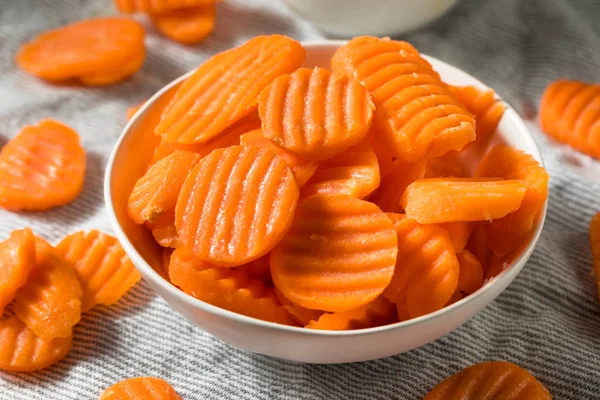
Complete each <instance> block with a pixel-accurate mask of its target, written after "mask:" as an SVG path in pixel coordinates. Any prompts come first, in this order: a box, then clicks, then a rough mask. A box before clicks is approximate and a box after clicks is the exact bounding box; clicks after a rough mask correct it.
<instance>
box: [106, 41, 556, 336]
mask: <svg viewBox="0 0 600 400" xmlns="http://www.w3.org/2000/svg"><path fill="white" fill-rule="evenodd" d="M343 43H344V41H318V42H304V43H303V44H304V46H305V47H306V49H307V58H306V61H305V63H304V65H305V66H306V67H315V66H319V67H326V68H329V61H330V59H331V56H332V55H333V53H334V52H335V50H336V49H337V48H338V47H339V46H341V45H342V44H343ZM425 57H426V58H427V60H428V61H429V62H430V63H431V64H432V65H433V67H434V68H435V70H436V71H438V72H439V74H440V76H441V77H442V79H443V80H444V81H445V82H447V83H450V84H453V85H473V86H476V87H479V88H486V86H485V85H484V84H483V83H482V82H480V81H478V80H477V79H475V78H474V77H472V76H470V75H468V74H467V73H465V72H463V71H461V70H459V69H457V68H455V67H453V66H451V65H448V64H446V63H444V62H441V61H439V60H437V59H434V58H432V57H427V56H425ZM190 73H191V72H190ZM188 75H189V74H186V75H184V76H182V77H180V78H178V79H177V80H175V81H173V82H171V83H170V84H168V85H167V86H165V87H164V88H163V89H162V90H160V91H159V92H157V93H156V94H155V95H154V96H153V97H152V98H151V99H150V100H148V101H147V102H146V104H145V105H144V106H143V107H142V108H141V109H140V110H139V111H138V112H137V114H136V115H135V116H134V117H133V118H132V119H131V121H130V122H129V123H128V124H127V126H126V127H125V129H124V131H123V133H122V135H121V137H120V139H119V141H118V142H117V144H116V146H115V149H114V150H113V154H112V155H111V158H110V160H109V162H108V165H107V171H106V179H105V197H106V203H107V209H108V212H109V217H110V219H111V222H112V223H113V227H114V229H115V232H116V234H117V236H118V238H119V240H120V241H121V243H122V244H123V246H124V247H125V249H126V250H127V252H128V254H129V255H130V257H131V258H132V259H133V261H134V264H136V267H137V268H138V269H140V272H141V273H142V275H143V276H144V278H145V279H146V280H150V281H151V283H152V286H155V285H159V286H160V287H161V288H164V289H165V290H169V288H168V287H171V288H173V287H172V286H171V284H170V283H169V282H168V281H167V280H166V279H164V277H165V275H164V271H163V268H162V261H161V248H160V247H159V246H158V244H156V243H155V241H154V240H153V238H152V235H151V234H150V233H149V231H148V230H146V229H145V228H144V227H143V226H139V225H136V224H135V223H133V221H132V220H131V219H130V218H129V217H128V216H127V199H128V197H129V194H130V192H131V189H132V187H133V185H134V184H135V182H136V180H137V179H138V178H139V177H140V176H141V175H142V174H144V172H145V171H146V169H147V167H148V164H149V163H150V160H151V158H152V154H153V150H154V148H155V147H156V145H157V144H158V143H159V141H160V138H159V137H157V136H155V135H153V134H151V132H150V131H151V130H152V127H154V126H155V125H156V123H157V122H158V120H159V119H160V114H161V112H162V110H163V109H164V108H165V107H166V106H167V105H168V103H169V101H170V100H171V98H172V97H173V95H174V93H175V91H176V90H177V88H178V86H179V85H180V83H181V82H182V81H183V80H184V79H185V78H186V77H187V76H188ZM494 140H495V142H496V143H498V142H504V143H507V144H509V145H512V146H514V147H516V148H519V149H521V150H523V151H525V152H527V153H529V154H531V155H532V156H533V157H534V158H535V159H536V160H537V161H539V162H540V163H541V162H542V158H541V154H540V152H539V150H538V148H537V146H536V144H535V141H534V140H533V138H532V137H531V135H530V134H529V132H528V131H527V128H526V127H525V124H524V123H523V121H522V120H521V119H520V118H519V116H518V115H517V113H516V112H515V111H514V110H513V109H512V108H510V106H508V105H507V110H506V112H505V114H504V117H503V119H502V121H501V123H500V126H499V129H498V133H497V134H496V137H495V139H494ZM493 144H494V143H492V144H491V145H493ZM477 157H480V155H477V154H474V155H473V158H477ZM474 161H476V160H474ZM545 212H546V208H545V207H544V210H543V212H542V213H540V215H539V218H538V219H537V221H536V227H535V229H534V232H533V233H532V236H531V240H530V241H529V242H528V243H524V245H523V246H522V249H521V256H520V257H516V259H515V260H513V262H512V264H511V265H510V266H509V267H508V268H506V269H505V270H504V271H503V272H502V273H501V274H500V275H504V274H507V273H509V271H510V270H511V269H513V268H514V267H515V265H516V264H518V263H517V260H518V259H520V258H523V257H528V256H529V255H530V254H531V251H532V250H533V247H534V245H535V242H536V241H537V239H538V237H539V234H540V232H541V229H542V225H543V221H544V219H545ZM521 266H522V263H521ZM519 268H520V267H519ZM513 272H515V275H516V273H518V271H513ZM494 282H495V280H492V281H491V282H488V283H487V284H486V285H484V287H482V288H481V289H480V290H479V292H481V291H485V290H486V288H487V287H488V286H490V285H493V284H494ZM180 293H181V295H182V296H186V297H189V296H188V295H186V294H185V293H183V292H180ZM476 296H477V293H475V294H473V295H471V296H468V297H466V298H465V299H463V300H461V301H460V302H458V303H456V304H454V305H453V306H451V307H454V306H457V305H458V304H460V303H464V302H468V301H470V300H472V298H474V297H476ZM200 303H201V304H203V305H204V304H205V303H202V302H199V303H198V304H200ZM208 308H209V309H212V306H209V307H208ZM444 310H446V309H444ZM444 310H442V311H438V312H443V311H444ZM226 313H228V312H226ZM236 317H238V316H237V315H236ZM239 317H240V318H242V319H245V318H248V317H244V316H239ZM420 318H423V317H420ZM248 319H249V320H253V319H252V318H248ZM254 321H256V322H258V323H262V321H258V320H254ZM413 322H414V321H413ZM405 323H406V322H400V323H398V324H394V325H402V324H405ZM267 324H269V323H267ZM270 325H273V326H277V325H275V324H270ZM394 325H389V326H388V327H392V326H394ZM282 328H283V327H282ZM288 328H289V329H301V328H293V327H285V329H288ZM381 328H385V327H381ZM372 329H377V328H372ZM365 331H368V330H365ZM323 332H327V331H315V332H314V334H324V333H323Z"/></svg>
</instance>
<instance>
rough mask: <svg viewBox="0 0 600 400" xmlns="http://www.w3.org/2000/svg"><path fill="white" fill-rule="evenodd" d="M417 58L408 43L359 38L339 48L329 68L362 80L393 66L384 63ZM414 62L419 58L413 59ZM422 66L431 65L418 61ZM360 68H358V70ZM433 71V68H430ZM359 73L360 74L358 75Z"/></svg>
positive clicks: (417, 53)
mask: <svg viewBox="0 0 600 400" xmlns="http://www.w3.org/2000/svg"><path fill="white" fill-rule="evenodd" d="M410 56H413V57H417V56H420V54H419V51H418V50H417V49H416V48H415V47H414V46H413V45H412V44H410V43H408V42H403V41H399V40H390V39H389V38H377V37H374V36H359V37H355V38H353V39H352V40H349V41H348V42H347V43H346V44H345V45H344V46H341V47H340V48H339V49H338V50H337V51H336V52H335V54H334V55H333V58H332V59H331V68H332V69H333V71H334V72H335V73H336V74H344V75H347V76H354V75H355V74H356V76H357V79H359V80H363V79H365V78H366V77H368V76H369V75H370V74H372V73H374V72H377V70H378V69H377V67H378V65H379V64H381V65H385V64H387V65H393V64H394V63H391V62H389V61H388V62H385V61H386V60H390V59H398V58H399V57H410ZM415 60H416V61H419V60H421V58H420V57H419V58H415ZM420 63H421V64H422V65H423V66H427V65H429V66H430V67H431V65H430V64H429V63H428V62H427V61H426V60H424V59H422V61H420ZM359 67H360V68H359ZM432 69H433V68H432ZM359 72H360V74H359ZM376 89H377V86H375V85H371V86H367V90H369V91H375V90H376Z"/></svg>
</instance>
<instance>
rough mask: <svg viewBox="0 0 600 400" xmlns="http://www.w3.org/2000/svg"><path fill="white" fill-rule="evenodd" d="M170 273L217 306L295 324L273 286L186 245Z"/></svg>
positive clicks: (178, 282) (188, 290)
mask: <svg viewBox="0 0 600 400" xmlns="http://www.w3.org/2000/svg"><path fill="white" fill-rule="evenodd" d="M169 277H170V279H171V283H173V285H175V286H178V287H179V288H180V289H181V290H183V291H184V292H185V293H187V294H189V295H191V296H194V297H196V298H197V299H199V300H202V301H205V302H207V303H209V304H212V305H214V306H217V307H221V308H224V309H226V310H229V311H233V312H236V313H238V314H243V315H247V316H249V317H253V318H258V319H262V320H265V321H271V322H277V323H280V324H285V325H296V322H295V320H294V319H292V317H291V316H290V314H289V313H288V312H287V311H286V310H285V309H284V308H283V307H282V306H281V303H279V301H278V300H277V297H276V296H275V292H274V290H273V288H270V287H266V286H265V285H264V284H263V283H262V282H261V281H259V280H257V279H249V278H248V277H247V276H246V275H245V274H244V273H242V272H239V271H234V270H232V269H229V268H219V267H215V266H212V265H211V264H209V263H207V262H204V261H202V260H200V259H197V258H196V257H195V256H194V255H193V253H192V252H190V251H189V250H188V249H186V248H185V247H179V248H177V249H175V251H174V252H173V255H172V256H171V263H170V265H169Z"/></svg>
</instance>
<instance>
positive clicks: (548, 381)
mask: <svg viewBox="0 0 600 400" xmlns="http://www.w3.org/2000/svg"><path fill="white" fill-rule="evenodd" d="M113 13H115V10H114V8H113V6H112V3H111V2H110V0H0V138H1V139H0V141H5V140H7V139H8V138H10V137H12V136H13V135H15V134H16V133H17V132H18V131H19V129H20V128H21V127H22V126H23V125H25V124H34V123H36V122H38V120H40V119H42V118H45V117H51V118H55V119H58V120H60V121H63V122H65V123H67V124H69V125H71V126H72V127H73V128H75V129H76V130H77V131H78V132H79V133H80V134H81V136H82V138H83V143H84V145H85V147H86V149H87V150H88V154H89V165H88V173H87V176H86V184H85V189H84V191H83V194H82V196H81V197H80V198H79V199H77V200H76V201H75V202H74V203H72V204H70V205H68V206H66V207H63V208H59V209H56V210H54V211H49V212H44V213H33V214H15V213H8V212H4V211H0V238H4V237H6V236H7V235H8V233H9V232H10V231H11V230H13V229H17V228H21V227H23V226H31V227H33V228H34V230H35V231H36V232H37V233H38V234H41V235H43V236H44V237H46V238H48V239H49V240H52V241H56V240H58V239H59V238H61V237H62V236H63V235H65V234H68V233H70V232H73V231H75V230H80V229H85V228H91V227H95V228H100V229H103V230H106V231H108V232H110V231H111V228H110V226H109V223H108V220H107V218H106V214H105V211H104V204H103V194H102V180H103V173H104V167H105V163H106V160H107V157H108V154H109V152H110V150H111V148H112V146H113V144H114V142H115V140H116V139H117V137H118V136H119V133H120V132H121V129H122V128H123V126H124V123H125V110H126V109H127V108H128V107H130V106H132V105H135V104H137V103H139V102H140V101H142V100H145V99H147V98H148V97H149V96H150V95H152V94H153V93H154V92H155V91H156V90H157V89H159V88H160V87H161V86H163V85H164V84H166V83H168V82H169V81H171V80H172V79H174V78H176V77H178V76H179V75H181V74H182V73H184V72H186V71H188V70H190V69H192V68H194V67H196V66H197V65H198V64H199V63H200V62H202V60H204V59H206V58H207V57H208V56H210V55H211V54H214V53H215V52H217V51H221V50H224V49H227V48H230V47H232V46H234V45H238V44H240V43H242V42H244V41H246V40H247V39H249V38H250V37H253V36H255V35H259V34H268V33H283V34H286V35H289V36H291V37H294V38H296V39H300V40H305V39H315V38H320V37H323V35H322V34H321V33H320V32H319V31H317V30H316V29H314V28H313V27H311V25H310V24H308V23H306V22H303V21H301V20H299V19H297V18H295V17H293V16H292V15H291V14H290V13H289V12H288V11H287V10H286V9H285V7H284V6H282V5H281V4H280V3H279V2H276V1H268V0H253V1H250V0H248V1H241V0H239V1H233V0H228V1H226V2H223V3H221V4H220V5H219V11H218V27H217V29H216V32H215V33H214V34H213V35H212V36H211V37H209V38H208V39H207V40H205V41H204V42H203V43H201V44H200V45H198V46H195V47H185V46H181V45H178V44H175V43H173V42H171V41H169V40H167V39H164V38H162V37H161V36H159V35H157V34H156V33H155V32H154V31H153V29H152V28H151V27H150V26H149V25H147V26H148V38H147V45H148V57H147V60H146V63H145V65H144V67H143V69H142V70H141V71H140V72H139V73H138V74H136V75H135V77H133V78H132V79H130V80H128V81H126V82H124V83H122V84H119V85H116V86H112V87H108V88H100V89H81V88H74V87H54V86H50V85H48V84H45V83H42V82H40V81H38V80H36V79H34V78H32V77H30V76H28V75H26V74H24V73H23V72H20V71H18V70H17V69H16V68H15V66H14V63H13V56H14V54H15V52H16V51H17V48H18V46H19V43H22V42H24V41H25V40H28V39H30V38H31V37H33V36H34V35H36V34H37V33H39V32H40V31H43V30H46V29H49V28H53V27H56V26H60V25H63V24H66V23H68V22H71V21H75V20H78V19H82V18H88V17H93V16H98V15H105V14H113ZM598 21H600V2H598V1H596V0H588V1H574V0H571V1H568V0H463V1H461V2H460V4H459V5H458V6H457V7H456V8H455V9H454V10H453V11H452V12H451V13H450V14H449V15H448V16H446V17H445V18H444V19H442V20H440V21H439V22H436V23H435V24H434V25H433V26H430V27H429V28H427V29H425V30H422V31H420V32H417V33H414V34H410V35H406V36H404V37H403V39H406V40H409V41H411V42H412V43H414V44H415V45H416V46H417V47H418V48H419V49H420V50H421V51H423V52H425V53H427V54H430V55H433V56H435V57H438V58H440V59H442V60H444V61H447V62H449V63H451V64H454V65H456V66H458V67H459V68H462V69H464V70H466V71H468V72H470V73H471V74H473V75H474V76H476V77H478V78H479V79H481V80H482V81H484V82H486V83H487V84H489V85H490V86H492V87H494V88H495V89H496V90H497V92H498V93H499V94H500V95H501V96H502V97H503V98H504V99H506V100H507V101H508V102H509V103H511V104H512V105H513V106H514V107H515V108H516V109H517V110H518V111H521V112H522V114H523V115H524V116H527V117H529V118H531V117H532V115H533V113H532V111H534V110H535V107H536V105H537V104H538V102H539V98H540V95H541V93H542V91H543V89H544V87H545V86H546V85H547V84H548V83H549V82H550V81H551V80H553V79H557V78H560V77H569V78H575V79H582V80H588V81H596V82H598V81H600V72H599V71H600V69H599V67H600V24H598ZM144 22H145V23H147V21H144ZM530 128H531V130H532V132H533V133H534V135H535V138H536V140H537V142H538V143H539V145H540V146H541V148H542V151H543V155H544V158H545V162H546V165H547V168H548V170H549V172H550V174H551V176H552V179H551V186H550V207H549V210H548V219H547V221H546V226H545V229H544V232H543V234H542V237H541V239H540V242H539V245H538V246H537V249H536V251H535V252H534V254H533V256H532V257H531V259H530V261H529V262H528V264H527V265H526V266H525V268H524V270H523V271H522V272H521V274H520V275H519V276H518V278H517V279H516V280H515V281H514V283H512V284H511V285H510V287H509V288H508V289H507V290H506V291H505V292H504V293H503V294H502V295H501V296H500V297H499V298H498V299H496V300H495V301H494V302H493V303H492V304H491V305H490V306H489V307H487V308H486V309H485V310H484V311H482V312H481V313H479V314H478V315H477V316H475V317H474V318H472V319H471V320H470V321H468V322H467V323H465V324H464V325H463V326H462V327H461V328H459V329H457V330H455V331H454V332H452V333H450V334H448V335H446V336H444V337H443V338H441V339H439V340H437V341H435V342H433V343H431V344H428V345H426V346H423V347H421V348H419V349H417V350H414V351H411V352H408V353H406V354H402V355H398V356H395V357H390V358H387V359H383V360H378V361H372V362H366V363H357V364H345V365H330V366H328V365H304V364H297V363H292V362H286V361H281V360H277V359H273V358H269V357H265V356H261V355H256V354H250V353H246V352H243V351H239V350H237V349H234V348H231V347H229V346H228V345H225V344H223V343H221V342H219V341H218V340H216V339H214V338H212V337H211V336H209V335H208V334H206V333H203V332H202V331H201V330H200V329H199V328H197V327H195V326H194V325H192V324H190V323H189V322H187V321H186V320H185V319H184V318H183V317H181V316H180V315H178V314H177V313H175V312H174V311H173V310H172V309H171V308H170V307H169V306H168V305H167V304H166V303H165V302H164V301H163V300H162V299H160V298H159V297H157V296H156V295H155V294H154V293H153V292H152V290H150V289H149V288H148V286H146V285H145V284H143V283H141V284H139V285H137V286H136V287H135V289H133V290H132V291H131V292H130V293H129V294H128V295H127V296H126V297H125V298H124V299H123V300H122V301H120V302H119V304H118V305H117V306H116V307H111V308H105V307H97V308H96V309H94V310H92V311H91V312H89V313H87V314H85V315H84V316H83V318H82V321H81V323H80V324H79V325H77V327H76V328H75V340H74V346H73V350H72V351H71V353H70V354H69V356H68V357H67V358H66V359H65V360H64V361H62V362H60V363H59V364H57V365H55V366H53V367H52V368H49V369H47V370H44V371H41V372H38V373H31V374H6V373H0V399H2V400H8V399H19V400H33V399H43V400H50V399H57V400H58V399H60V400H68V399H95V398H97V396H98V394H99V393H100V392H101V391H102V390H103V389H104V388H106V387H107V386H109V385H111V384H113V383H114V382H116V381H118V380H120V379H124V378H127V377H133V376H141V375H153V376H158V377H162V378H164V379H166V380H167V381H169V382H170V383H171V384H172V385H173V386H174V387H175V388H176V389H177V391H178V392H179V393H180V394H181V395H182V396H183V398H184V399H328V400H330V399H344V400H346V399H419V398H421V397H422V396H423V395H424V394H425V393H426V392H427V391H428V390H429V389H431V388H432V387H433V386H434V385H435V384H436V383H437V382H438V381H440V380H441V379H443V378H445V377H446V376H448V375H450V374H452V373H454V372H456V371H458V370H460V369H461V368H463V367H465V366H468V365H471V364H473V363H477V362H481V361H486V360H499V359H502V360H508V361H512V362H515V363H517V364H519V365H521V366H523V367H525V368H527V369H528V370H530V371H531V372H532V373H533V374H534V375H535V376H537V377H538V378H539V379H540V380H541V381H542V382H543V383H544V384H545V385H546V386H547V387H548V388H549V389H550V391H551V392H552V394H553V395H554V397H555V398H556V399H578V400H581V399H600V306H599V305H598V303H597V302H596V298H595V286H594V280H593V275H592V273H591V271H592V263H591V256H590V248H589V243H588V236H587V230H588V224H589V220H590V217H591V215H592V214H593V213H594V212H595V211H596V210H600V174H598V173H597V171H598V163H593V162H591V160H589V159H587V158H585V157H579V156H574V155H573V154H572V153H570V152H568V151H565V149H564V147H560V146H553V145H550V144H549V143H548V142H547V140H546V139H545V137H544V136H543V135H542V134H541V133H540V132H539V131H538V130H537V126H536V124H535V123H534V122H531V123H530Z"/></svg>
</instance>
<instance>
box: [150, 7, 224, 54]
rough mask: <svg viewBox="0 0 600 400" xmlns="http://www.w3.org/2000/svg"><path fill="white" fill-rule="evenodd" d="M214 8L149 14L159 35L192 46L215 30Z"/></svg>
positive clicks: (196, 8) (185, 9)
mask: <svg viewBox="0 0 600 400" xmlns="http://www.w3.org/2000/svg"><path fill="white" fill-rule="evenodd" d="M216 11H217V9H216V7H215V5H214V4H208V5H205V6H201V7H194V8H183V9H178V10H172V11H165V12H161V13H159V14H151V15H150V18H151V19H152V23H153V24H154V26H155V27H156V29H158V30H159V32H160V33H162V34H163V35H165V36H166V37H168V38H170V39H173V40H175V41H176V42H179V43H183V44H194V43H198V42H200V41H201V40H202V39H204V38H205V37H207V36H208V35H210V33H211V32H212V31H213V30H214V29H215V22H216Z"/></svg>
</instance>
